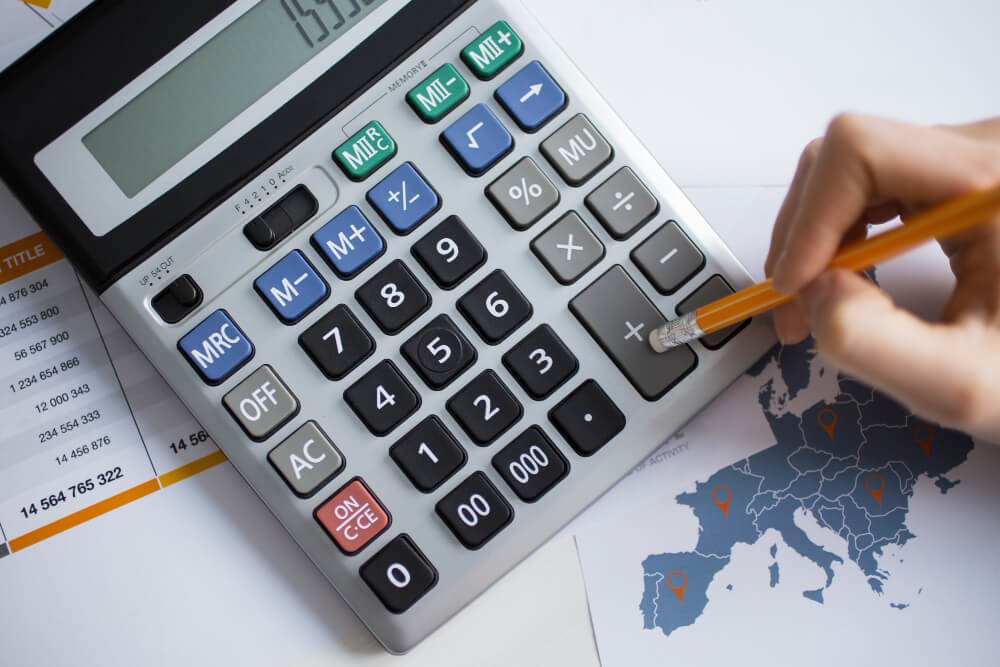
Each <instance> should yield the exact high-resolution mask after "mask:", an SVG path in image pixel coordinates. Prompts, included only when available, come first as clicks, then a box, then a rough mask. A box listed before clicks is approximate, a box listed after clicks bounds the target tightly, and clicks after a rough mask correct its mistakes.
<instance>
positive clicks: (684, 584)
mask: <svg viewBox="0 0 1000 667" xmlns="http://www.w3.org/2000/svg"><path fill="white" fill-rule="evenodd" d="M675 574H679V575H681V579H683V581H682V582H681V585H680V586H674V585H673V584H672V583H670V579H671V578H672V577H673V576H674V575H675ZM687 585H688V578H687V575H686V574H684V573H683V572H681V571H680V570H674V571H673V572H671V573H670V574H668V575H667V588H669V589H670V590H672V591H673V592H674V593H675V594H676V595H677V599H678V600H680V601H681V602H684V589H685V588H687Z"/></svg>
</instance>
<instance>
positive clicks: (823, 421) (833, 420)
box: [816, 408, 837, 440]
mask: <svg viewBox="0 0 1000 667" xmlns="http://www.w3.org/2000/svg"><path fill="white" fill-rule="evenodd" d="M816 421H818V422H819V425H820V426H822V427H823V430H824V431H826V434H827V435H829V436H830V439H831V440H833V429H834V427H835V426H836V425H837V413H836V412H834V410H833V408H823V409H822V410H820V411H819V414H817V415H816Z"/></svg>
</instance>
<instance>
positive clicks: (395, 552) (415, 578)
mask: <svg viewBox="0 0 1000 667" xmlns="http://www.w3.org/2000/svg"><path fill="white" fill-rule="evenodd" d="M360 574H361V578H362V579H364V581H365V583H366V584H368V586H369V588H371V589H372V592H373V593H375V595H376V597H378V599H379V600H381V601H382V604H384V605H385V608H386V609H388V610H389V611H391V612H392V613H394V614H401V613H403V612H404V611H406V610H407V609H409V608H410V607H412V606H413V604H414V603H415V602H416V601H417V600H419V599H420V598H422V597H423V596H424V593H426V592H427V591H429V590H430V589H431V588H433V587H434V584H436V583H437V580H438V573H437V570H436V569H434V566H433V565H431V562H430V561H429V560H427V557H426V556H424V554H423V553H421V552H420V549H418V548H417V545H416V544H414V543H413V541H412V540H411V539H410V537H409V536H408V535H405V534H403V535H399V536H397V537H394V538H393V539H392V541H391V542H389V544H387V545H385V546H384V547H382V549H381V551H379V552H378V553H377V554H375V555H374V556H372V558H371V559H370V560H369V561H368V562H366V563H365V564H364V565H362V566H361V570H360Z"/></svg>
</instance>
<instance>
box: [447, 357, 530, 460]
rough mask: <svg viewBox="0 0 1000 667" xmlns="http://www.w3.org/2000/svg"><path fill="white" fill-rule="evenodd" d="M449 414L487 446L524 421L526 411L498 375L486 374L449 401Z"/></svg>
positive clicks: (487, 372) (480, 375)
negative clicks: (521, 419)
mask: <svg viewBox="0 0 1000 667" xmlns="http://www.w3.org/2000/svg"><path fill="white" fill-rule="evenodd" d="M447 405H448V412H450V413H451V414H452V416H454V417H455V419H457V420H458V423H459V424H461V425H462V428H464V429H465V432H466V433H468V434H469V437H471V438H472V439H473V440H475V441H476V442H477V443H479V444H480V445H488V444H489V443H491V442H493V441H494V440H496V439H497V437H499V436H500V434H501V433H503V432H504V431H506V430H507V429H508V428H510V427H511V426H513V425H514V423H515V422H517V420H518V419H520V418H521V414H522V413H523V408H522V407H521V404H520V403H519V402H518V400H517V399H516V398H514V395H513V394H511V393H510V390H509V389H507V387H506V386H504V384H503V382H501V381H500V378H498V377H497V374H496V373H494V372H493V371H491V370H487V371H483V372H482V373H480V374H479V375H477V376H476V378H475V379H474V380H473V381H472V382H470V383H469V384H467V385H465V387H464V388H463V389H462V390H461V391H460V392H458V393H457V394H455V395H454V396H452V398H451V399H450V400H449V401H448V403H447Z"/></svg>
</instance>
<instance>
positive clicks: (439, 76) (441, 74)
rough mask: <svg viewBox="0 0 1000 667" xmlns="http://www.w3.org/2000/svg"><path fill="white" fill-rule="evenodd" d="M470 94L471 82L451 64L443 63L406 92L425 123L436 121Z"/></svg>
mask: <svg viewBox="0 0 1000 667" xmlns="http://www.w3.org/2000/svg"><path fill="white" fill-rule="evenodd" d="M468 96H469V84H467V83H466V82H465V79H463V78H462V76H461V75H460V74H459V73H458V70H457V69H455V68H454V67H453V66H452V65H451V64H448V65H442V66H441V67H438V68H437V69H436V70H434V73H433V74H431V75H430V76H429V77H427V78H426V79H424V80H423V81H421V82H420V83H418V84H417V86H416V87H415V88H414V89H413V90H411V91H410V92H408V93H407V94H406V101H407V102H408V103H409V105H410V106H411V107H413V110H414V111H416V112H417V115H418V116H420V117H421V118H422V119H423V121H424V122H425V123H436V122H438V121H439V120H441V119H442V118H444V116H445V114H446V113H448V112H449V111H451V110H452V109H454V108H455V107H456V106H458V104H459V103H460V102H461V101H462V100H464V99H465V98H466V97H468Z"/></svg>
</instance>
